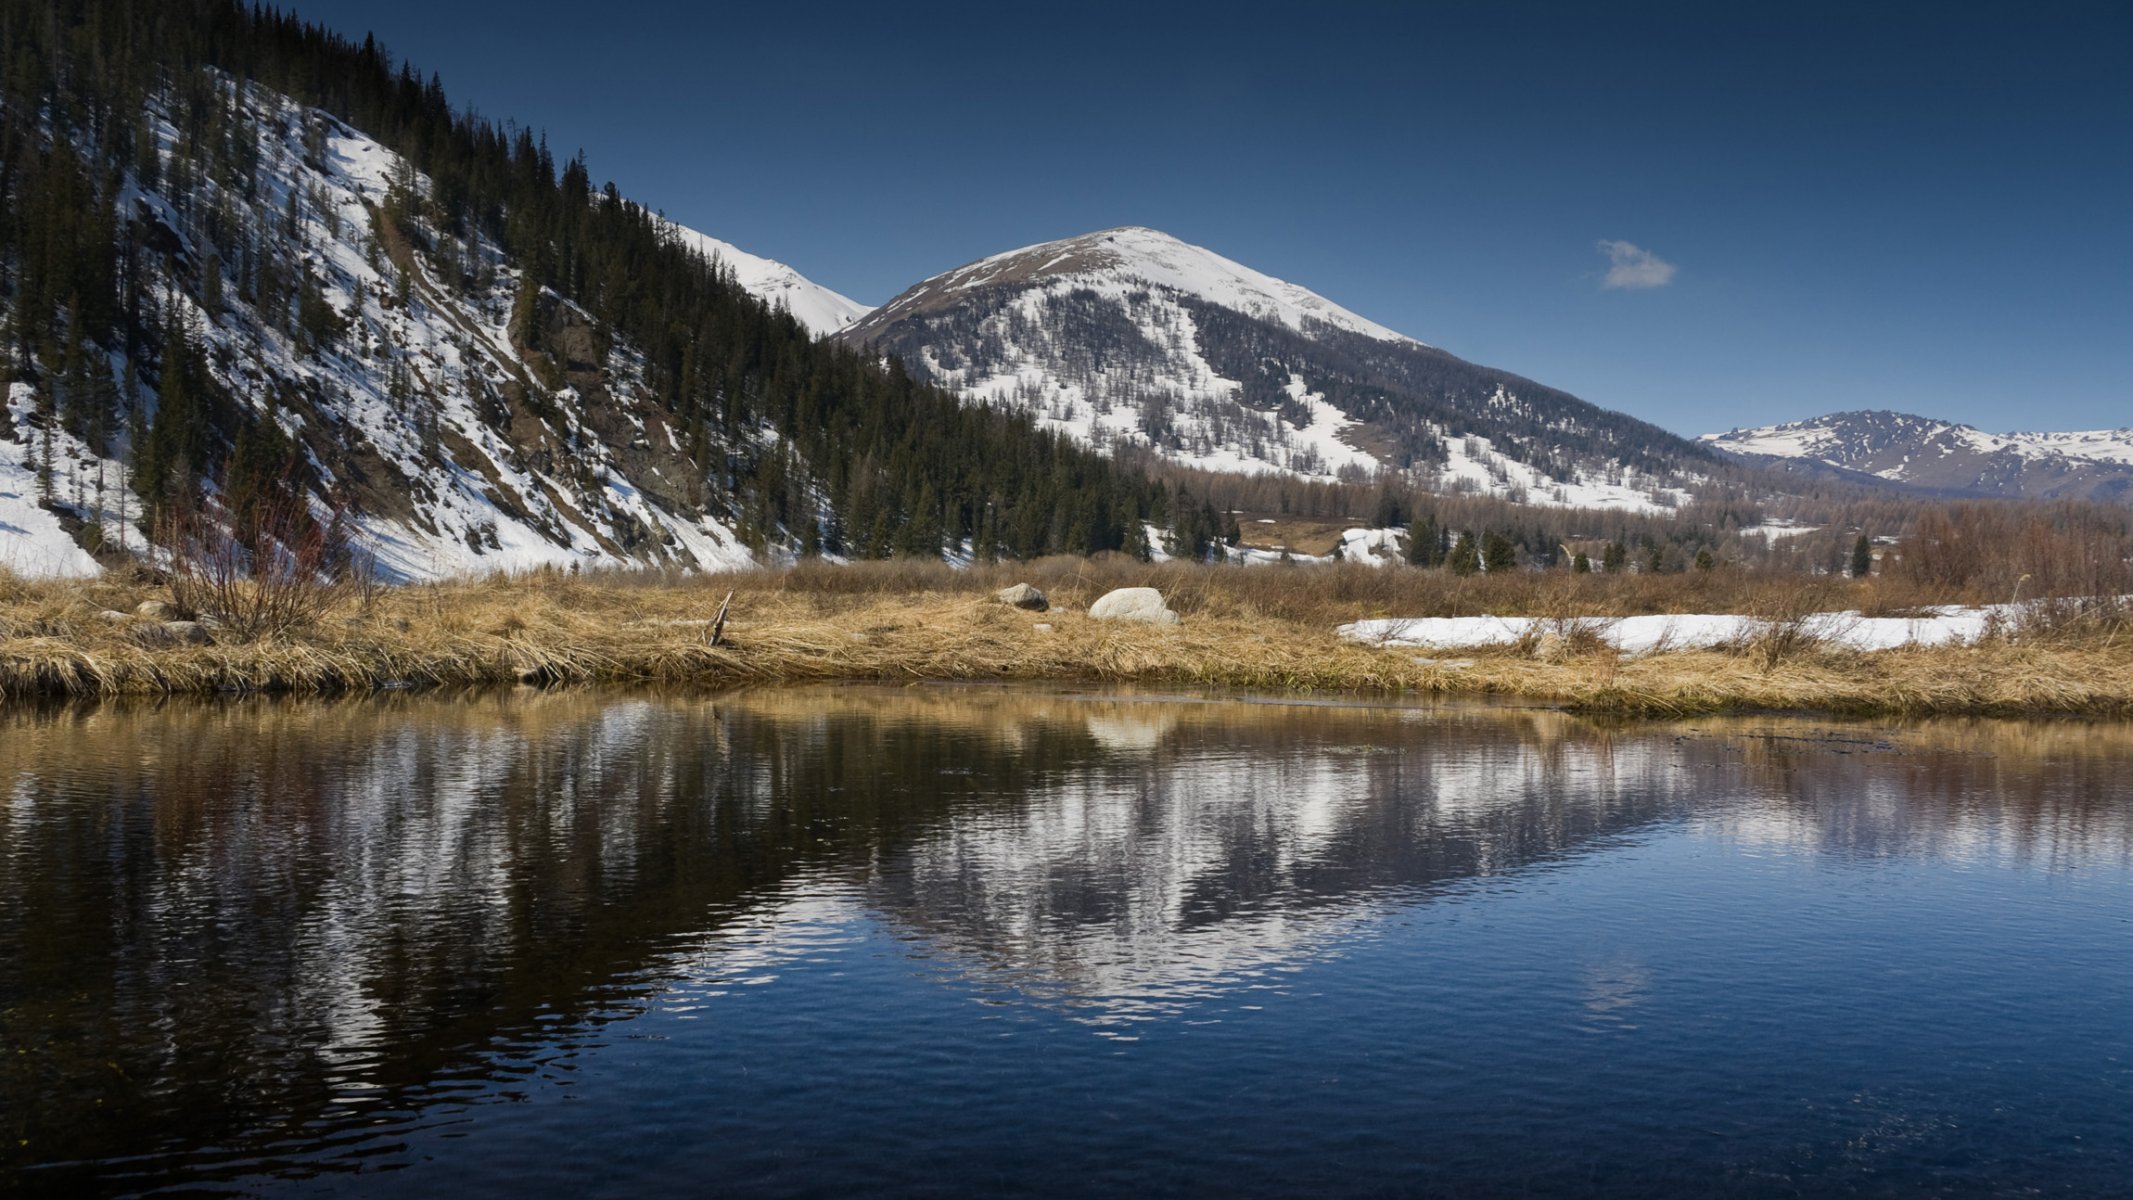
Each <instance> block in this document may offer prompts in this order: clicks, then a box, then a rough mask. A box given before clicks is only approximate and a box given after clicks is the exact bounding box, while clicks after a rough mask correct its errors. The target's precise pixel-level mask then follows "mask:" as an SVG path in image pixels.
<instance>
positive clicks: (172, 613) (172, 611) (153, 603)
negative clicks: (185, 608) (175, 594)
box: [133, 600, 185, 621]
mask: <svg viewBox="0 0 2133 1200" xmlns="http://www.w3.org/2000/svg"><path fill="white" fill-rule="evenodd" d="M133 611H134V612H136V613H138V614H140V615H141V616H144V617H147V618H148V619H149V620H151V621H175V620H177V619H178V618H180V617H183V616H184V615H185V614H184V613H183V612H181V611H179V609H178V606H177V605H175V604H172V603H171V602H170V601H168V600H143V601H141V603H140V604H139V605H138V606H136V607H135V608H134V610H133Z"/></svg>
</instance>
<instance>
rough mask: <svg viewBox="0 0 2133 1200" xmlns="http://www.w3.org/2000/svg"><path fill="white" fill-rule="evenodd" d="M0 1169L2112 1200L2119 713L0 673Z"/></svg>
mask: <svg viewBox="0 0 2133 1200" xmlns="http://www.w3.org/2000/svg"><path fill="white" fill-rule="evenodd" d="M0 1136H4V1139H5V1144H4V1145H0V1193H5V1192H10V1191H19V1192H24V1193H40V1192H51V1193H55V1194H67V1195H85V1194H101V1193H110V1192H121V1193H123V1192H164V1191H169V1192H184V1193H186V1194H195V1195H197V1194H217V1193H239V1194H251V1193H263V1192H264V1193H276V1194H279V1193H285V1192H286V1193H295V1194H306V1195H308V1194H339V1195H390V1196H426V1195H444V1196H455V1197H468V1196H473V1195H501V1194H509V1195H513V1196H527V1197H542V1196H565V1197H584V1196H637V1195H644V1194H648V1193H649V1194H661V1195H675V1194H686V1195H694V1194H708V1193H746V1194H751V1195H754V1194H761V1195H796V1196H799V1195H822V1196H840V1195H899V1194H901V1195H929V1194H976V1195H988V1196H990V1195H1018V1194H1020V1195H1038V1194H1044V1195H1059V1194H1064V1195H1081V1194H1102V1195H1131V1196H1142V1195H1282V1196H1292V1195H1355V1194H1367V1195H1452V1196H1467V1195H1504V1194H1512V1195H1517V1194H1528V1193H1533V1194H1563V1193H1575V1194H1599V1195H1623V1196H1643V1195H1667V1194H1696V1195H1710V1194H1721V1195H1724V1194H1737V1195H1749V1196H1793V1195H1812V1196H1819V1195H1829V1194H1860V1195H1906V1196H1908V1195H1917V1194H1944V1195H1964V1196H1967V1195H1979V1196H1998V1195H2017V1194H2019V1195H2031V1194H2039V1193H2042V1194H2058V1195H2072V1196H2101V1195H2111V1194H2115V1195H2127V1194H2133V731H2129V730H2128V729H2127V728H2126V727H2123V726H2091V725H2077V724H2021V723H2005V722H2002V723H1994V722H1974V721H1965V722H1936V723H1929V724H1916V725H1902V726H1898V725H1850V724H1838V723H1831V722H1813V721H1804V720H1793V719H1779V718H1766V719H1740V720H1710V721H1697V722H1689V723H1682V724H1666V725H1655V724H1639V725H1630V726H1609V725H1606V724H1598V723H1594V722H1591V721H1587V720H1583V719H1580V718H1575V717H1570V716H1565V715H1562V714H1558V713H1552V712H1545V711H1533V710H1517V709H1503V708H1486V707H1476V706H1444V707H1382V706H1370V705H1353V704H1313V703H1296V702H1284V701H1262V702H1248V701H1241V700H1237V699H1221V698H1210V697H1193V696H1176V695H1170V696H1158V695H1131V694H1120V693H1073V692H1041V691H1030V690H1021V689H1008V688H991V687H972V688H912V689H902V690H896V689H877V688H835V689H827V688H825V689H805V690H778V691H762V692H749V693H741V694H728V695H719V696H704V695H687V696H661V695H648V694H613V693H609V694H550V693H541V692H533V691H525V692H518V693H511V694H479V695H473V696H459V697H437V696H428V697H424V696H408V695H401V696H391V697H385V698H379V699H371V700H362V701H348V702H309V701H289V700H280V701H242V702H230V703H225V704H209V703H200V702H189V703H182V704H181V703H172V704H166V705H162V706H148V705H104V706H100V707H87V708H61V709H51V710H23V709H20V708H17V709H12V710H9V711H7V712H4V713H0Z"/></svg>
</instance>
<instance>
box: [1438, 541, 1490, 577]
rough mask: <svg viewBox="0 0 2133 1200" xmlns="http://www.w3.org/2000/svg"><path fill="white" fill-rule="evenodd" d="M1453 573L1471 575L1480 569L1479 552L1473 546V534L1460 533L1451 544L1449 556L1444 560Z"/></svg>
mask: <svg viewBox="0 0 2133 1200" xmlns="http://www.w3.org/2000/svg"><path fill="white" fill-rule="evenodd" d="M1445 565H1446V566H1448V567H1450V568H1451V571H1452V574H1454V575H1472V574H1473V573H1474V572H1476V571H1479V570H1480V569H1481V552H1480V551H1479V550H1476V549H1475V548H1474V535H1473V534H1471V533H1462V534H1460V535H1459V541H1458V542H1457V543H1456V544H1454V545H1453V546H1452V553H1451V557H1449V558H1448V559H1446V560H1445Z"/></svg>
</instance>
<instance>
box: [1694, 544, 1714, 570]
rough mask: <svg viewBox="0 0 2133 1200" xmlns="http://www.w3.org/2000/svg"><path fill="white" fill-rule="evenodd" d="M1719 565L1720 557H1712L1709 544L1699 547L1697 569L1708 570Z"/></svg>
mask: <svg viewBox="0 0 2133 1200" xmlns="http://www.w3.org/2000/svg"><path fill="white" fill-rule="evenodd" d="M1717 565H1718V559H1716V558H1714V557H1712V555H1711V549H1710V547H1708V546H1705V547H1701V548H1699V549H1698V550H1697V551H1696V569H1697V570H1699V571H1708V570H1710V569H1711V568H1713V567H1715V566H1717Z"/></svg>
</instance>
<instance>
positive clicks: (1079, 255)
mask: <svg viewBox="0 0 2133 1200" xmlns="http://www.w3.org/2000/svg"><path fill="white" fill-rule="evenodd" d="M836 337H837V340H838V341H840V342H843V343H844V344H846V345H851V346H868V345H873V346H878V347H879V348H881V349H884V350H887V351H889V352H891V353H893V354H895V355H897V356H898V357H900V358H901V359H902V360H903V361H904V363H905V364H906V366H907V367H909V368H910V370H911V371H912V372H913V373H914V374H916V375H918V376H919V377H921V378H923V379H926V380H928V381H931V382H935V383H939V384H941V385H942V386H944V387H949V388H952V389H954V390H956V391H957V392H959V393H961V394H962V395H964V396H965V397H967V398H970V399H978V400H986V401H991V402H996V403H999V404H1002V405H1006V406H1011V407H1014V408H1018V409H1020V410H1022V411H1026V412H1030V413H1033V414H1036V415H1037V416H1038V417H1039V419H1040V420H1041V421H1042V422H1043V423H1044V424H1045V425H1047V426H1049V427H1051V428H1055V429H1059V430H1062V431H1065V432H1067V433H1070V434H1072V435H1073V436H1074V437H1075V438H1076V439H1077V440H1080V441H1082V442H1085V443H1087V444H1090V445H1094V446H1097V447H1101V448H1112V447H1116V446H1122V445H1132V446H1140V447H1145V448H1147V449H1149V450H1151V451H1153V452H1155V453H1156V454H1158V455H1160V456H1161V457H1163V458H1165V459H1168V460H1170V461H1173V462H1177V463H1180V464H1183V465H1186V466H1192V467H1200V468H1206V469H1212V470H1220V471H1279V472H1286V473H1289V474H1293V475H1295V476H1299V477H1304V478H1320V479H1351V480H1359V479H1365V478H1370V477H1372V476H1374V475H1376V474H1377V473H1379V472H1398V473H1402V474H1404V476H1405V477H1406V478H1408V479H1410V480H1412V481H1413V482H1414V483H1415V484H1417V485H1419V486H1421V487H1422V488H1424V489H1426V490H1430V491H1436V492H1448V493H1455V494H1474V495H1494V496H1502V497H1505V498H1508V499H1513V500H1518V501H1522V502H1526V503H1531V504H1537V505H1544V506H1579V507H1592V508H1616V509H1623V510H1632V511H1657V510H1661V509H1665V508H1671V507H1673V506H1675V505H1676V504H1678V503H1680V502H1681V501H1682V500H1683V499H1684V497H1685V490H1684V489H1685V488H1686V487H1687V486H1690V485H1692V484H1693V482H1694V481H1695V478H1696V476H1697V474H1698V472H1699V471H1708V470H1710V469H1711V468H1712V467H1713V465H1714V463H1713V460H1712V459H1711V456H1710V455H1709V453H1708V451H1706V450H1704V449H1702V448H1700V447H1698V446H1696V445H1694V444H1692V443H1690V442H1687V441H1684V440H1683V439H1681V438H1678V437H1675V436H1674V435H1672V434H1669V433H1666V432H1665V431H1663V430H1661V429H1658V428H1657V427H1655V426H1652V425H1648V424H1646V423H1644V422H1642V421H1638V420H1635V419H1634V418H1631V417H1627V416H1623V415H1622V414H1619V413H1614V412H1609V411H1607V410H1604V409H1601V408H1598V407H1597V406H1594V405H1592V404H1588V403H1586V402H1585V401H1582V400H1579V399H1577V398H1576V397H1574V396H1570V395H1568V394H1566V393H1564V392H1560V391H1557V390H1555V389H1553V388H1548V387H1544V386H1542V385H1540V384H1536V383H1533V382H1532V381H1530V380H1526V379H1522V378H1520V377H1518V376H1516V375H1512V374H1510V373H1508V372H1505V371H1500V370H1496V369H1493V368H1489V367H1484V366H1478V365H1476V364H1473V363H1469V362H1466V361H1464V360H1462V359H1459V358H1457V357H1455V356H1453V355H1451V354H1448V353H1446V352H1444V351H1442V350H1439V349H1437V348H1435V347H1432V346H1429V345H1426V344H1424V343H1422V342H1419V341H1416V340H1415V339H1413V338H1410V337H1407V336H1404V335H1402V334H1400V333H1397V332H1395V331H1393V330H1391V329H1388V328H1386V327H1385V326H1383V325H1380V324H1377V323H1376V322H1373V321H1371V320H1369V319H1367V318H1365V317H1362V316H1359V315H1357V314H1355V313H1353V312H1350V311H1349V310H1347V309H1345V308H1342V307H1341V306H1339V305H1338V304H1335V303H1333V302H1332V301H1330V300H1327V299H1326V298H1324V297H1322V296H1319V295H1317V294H1315V293H1313V292H1311V291H1309V290H1307V289H1305V288H1303V287H1300V286H1298V285H1296V284H1293V283H1288V282H1285V281H1282V280H1279V279H1275V278H1273V277H1271V276H1268V275H1266V274H1264V273H1262V272H1259V271H1255V270H1253V269H1251V268H1249V267H1246V266H1244V265H1242V264H1239V263H1236V262H1232V261H1231V260H1229V259H1226V258H1224V257H1222V256H1221V255H1219V254H1216V253H1214V252H1212V251H1209V250H1206V249H1203V248H1201V247H1197V246H1192V245H1188V244H1187V243H1184V242H1182V241H1179V240H1178V239H1176V238H1174V237H1171V236H1169V235H1167V234H1164V233H1160V232H1157V231H1155V230H1151V229H1141V228H1131V227H1129V228H1123V229H1112V230H1106V231H1103V232H1099V233H1092V234H1087V235H1084V236H1081V237H1075V238H1068V239H1065V240H1062V241H1056V242H1046V243H1043V244H1041V245H1037V246H1029V247H1025V248H1023V249H1020V250H1015V251H1010V252H1008V253H1005V254H1000V255H995V256H993V257H990V258H985V259H981V260H979V261H977V262H974V263H970V264H968V265H966V266H962V267H958V268H956V269H955V270H952V271H948V272H945V273H943V274H940V275H936V276H934V277H933V278H931V279H928V280H926V281H924V282H923V283H920V284H918V285H917V286H915V287H913V288H911V289H909V290H907V291H905V292H904V293H903V294H901V295H899V296H897V297H895V298H894V299H892V300H890V301H889V302H888V303H887V304H884V305H882V306H881V307H880V308H879V309H876V310H874V311H873V312H872V313H869V314H868V315H867V316H866V317H864V318H863V319H861V320H859V321H858V322H856V323H854V324H853V325H852V326H850V327H849V328H847V329H845V330H844V331H843V332H841V333H839V334H838V335H836Z"/></svg>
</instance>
